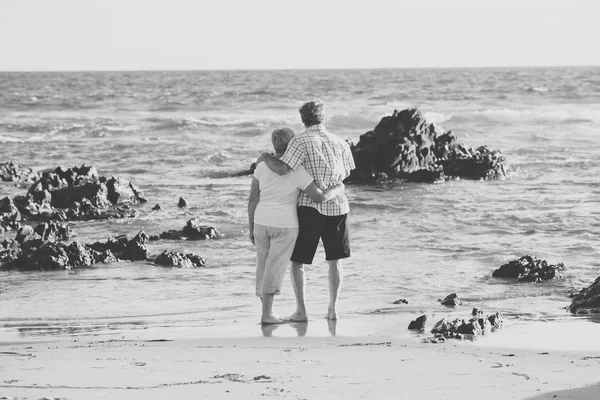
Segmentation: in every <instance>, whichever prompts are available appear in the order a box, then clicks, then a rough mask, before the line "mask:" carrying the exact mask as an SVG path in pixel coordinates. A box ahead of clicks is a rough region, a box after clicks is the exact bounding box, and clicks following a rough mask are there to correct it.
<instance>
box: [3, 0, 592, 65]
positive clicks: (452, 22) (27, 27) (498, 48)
mask: <svg viewBox="0 0 600 400" xmlns="http://www.w3.org/2000/svg"><path fill="white" fill-rule="evenodd" d="M596 2H597V1H596V0H568V1H558V0H518V1H517V0H500V1H497V0H412V1H407V0H392V1H388V0H360V1H359V0H345V1H341V0H294V1H290V0H0V71H55V70H59V71H66V70H67V71H69V70H206V69H208V70H214V69H305V68H310V69H321V68H421V67H428V68H440V67H442V68H444V67H494V66H495V67H504V66H563V65H569V66H577V65H600V51H598V50H597V46H598V44H597V43H596V42H597V40H598V38H600V23H598V21H597V20H598V15H600V2H597V3H598V4H599V5H596V4H595V3H596Z"/></svg>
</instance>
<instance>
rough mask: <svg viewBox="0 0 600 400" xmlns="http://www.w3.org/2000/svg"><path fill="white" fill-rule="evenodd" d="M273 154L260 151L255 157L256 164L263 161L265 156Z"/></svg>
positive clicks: (270, 156)
mask: <svg viewBox="0 0 600 400" xmlns="http://www.w3.org/2000/svg"><path fill="white" fill-rule="evenodd" d="M272 157H273V155H271V154H270V153H262V154H261V155H260V156H259V157H258V158H257V159H256V165H258V163H261V162H263V161H265V159H267V158H272Z"/></svg>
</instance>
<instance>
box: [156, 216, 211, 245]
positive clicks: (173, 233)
mask: <svg viewBox="0 0 600 400" xmlns="http://www.w3.org/2000/svg"><path fill="white" fill-rule="evenodd" d="M219 236H220V234H219V232H218V231H217V230H216V229H215V228H214V227H212V226H208V225H202V224H201V223H200V218H198V217H194V218H192V219H190V220H189V221H188V222H187V223H186V225H185V226H184V227H183V229H182V230H181V231H177V230H173V229H171V230H169V231H166V232H163V233H161V234H160V235H159V236H156V235H153V236H151V237H150V240H159V239H171V240H179V239H187V240H205V239H216V238H218V237H219Z"/></svg>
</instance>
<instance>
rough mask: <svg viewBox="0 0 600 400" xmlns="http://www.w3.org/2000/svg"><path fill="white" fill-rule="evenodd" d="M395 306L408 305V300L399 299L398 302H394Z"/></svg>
mask: <svg viewBox="0 0 600 400" xmlns="http://www.w3.org/2000/svg"><path fill="white" fill-rule="evenodd" d="M393 304H408V300H406V299H398V300H396V301H394V303H393Z"/></svg>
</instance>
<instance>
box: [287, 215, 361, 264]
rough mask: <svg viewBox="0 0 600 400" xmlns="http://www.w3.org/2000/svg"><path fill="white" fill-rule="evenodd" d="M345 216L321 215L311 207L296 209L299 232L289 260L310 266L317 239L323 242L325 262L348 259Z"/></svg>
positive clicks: (348, 244) (348, 240)
mask: <svg viewBox="0 0 600 400" xmlns="http://www.w3.org/2000/svg"><path fill="white" fill-rule="evenodd" d="M347 216H348V214H344V215H336V216H329V215H323V214H321V213H320V212H318V211H317V210H316V209H314V208H312V207H305V206H300V207H298V223H299V225H300V232H299V233H298V239H297V240H296V246H295V247H294V252H293V253H292V258H291V260H292V261H294V262H299V263H302V264H312V261H313V258H314V257H315V252H316V251H317V246H318V245H319V239H321V240H322V241H323V247H324V248H325V259H326V260H327V261H331V260H340V259H342V258H348V257H350V236H349V235H348V226H347V225H346V219H347Z"/></svg>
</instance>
